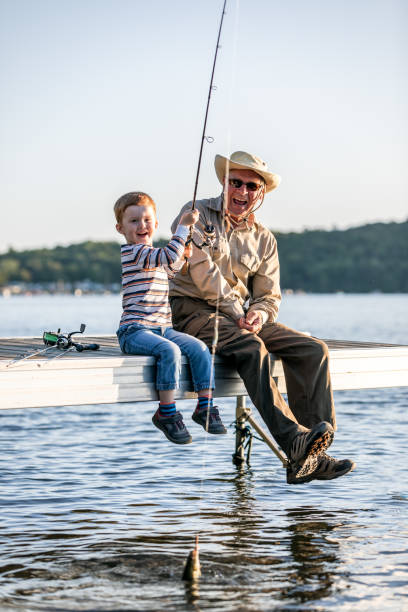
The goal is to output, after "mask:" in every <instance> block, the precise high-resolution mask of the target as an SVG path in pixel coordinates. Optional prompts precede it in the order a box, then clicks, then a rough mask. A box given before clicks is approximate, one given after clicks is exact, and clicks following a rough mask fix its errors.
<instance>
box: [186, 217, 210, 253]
mask: <svg viewBox="0 0 408 612" xmlns="http://www.w3.org/2000/svg"><path fill="white" fill-rule="evenodd" d="M195 229H196V231H197V232H198V233H199V234H200V238H201V239H202V240H201V244H198V243H197V242H196V241H195V240H194V238H193V237H192V236H191V238H189V239H188V240H187V242H186V246H188V245H189V244H190V242H192V243H193V244H194V245H195V246H196V247H197V248H198V249H203V248H204V247H213V246H214V243H215V240H216V238H217V234H216V231H215V227H214V225H212V223H206V224H205V225H204V226H203V229H202V230H199V229H198V228H197V226H196V228H195Z"/></svg>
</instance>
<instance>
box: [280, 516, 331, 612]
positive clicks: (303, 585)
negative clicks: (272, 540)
mask: <svg viewBox="0 0 408 612" xmlns="http://www.w3.org/2000/svg"><path fill="white" fill-rule="evenodd" d="M287 516H288V519H289V525H288V527H287V530H288V532H289V534H290V551H291V553H292V557H293V563H292V566H291V567H290V568H288V579H289V581H290V582H291V585H292V586H291V587H290V588H288V589H287V590H286V591H285V592H284V597H285V598H286V597H287V598H289V599H295V600H296V601H298V602H299V603H303V602H306V601H312V600H318V599H322V598H324V597H327V596H328V595H330V592H331V589H332V587H333V584H334V582H335V574H336V570H337V568H338V566H339V564H340V559H339V557H338V554H337V552H338V550H337V549H338V545H337V543H336V542H333V541H331V540H329V539H327V537H326V536H327V534H329V533H330V532H332V531H333V530H334V529H335V528H336V526H337V525H338V522H337V521H338V518H337V517H336V516H335V515H333V514H332V513H328V512H323V511H319V510H318V509H316V508H292V509H290V510H288V512H287Z"/></svg>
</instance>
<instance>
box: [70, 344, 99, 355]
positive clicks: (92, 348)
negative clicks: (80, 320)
mask: <svg viewBox="0 0 408 612" xmlns="http://www.w3.org/2000/svg"><path fill="white" fill-rule="evenodd" d="M74 346H75V348H76V350H77V351H78V352H79V353H82V351H97V350H99V344H79V342H75V344H74Z"/></svg>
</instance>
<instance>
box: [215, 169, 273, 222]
mask: <svg viewBox="0 0 408 612" xmlns="http://www.w3.org/2000/svg"><path fill="white" fill-rule="evenodd" d="M238 185H240V186H238ZM255 186H256V189H255V190H253V188H254V187H255ZM263 186H264V181H263V179H262V177H261V176H259V174H257V173H256V172H254V171H253V170H235V169H234V170H232V169H231V170H230V171H229V176H228V184H227V185H226V186H225V187H224V193H225V195H226V202H227V210H228V212H229V214H230V215H232V216H233V217H235V218H238V219H239V218H241V217H245V216H246V215H248V214H249V213H250V211H251V210H252V208H253V207H254V206H255V204H258V203H260V202H261V201H262V200H261V199H260V198H262V199H263V195H264V188H263Z"/></svg>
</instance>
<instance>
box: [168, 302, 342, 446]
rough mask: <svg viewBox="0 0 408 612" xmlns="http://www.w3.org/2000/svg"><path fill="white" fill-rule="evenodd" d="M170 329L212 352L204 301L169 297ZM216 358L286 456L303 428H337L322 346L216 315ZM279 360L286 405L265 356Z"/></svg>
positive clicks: (210, 312) (282, 330)
mask: <svg viewBox="0 0 408 612" xmlns="http://www.w3.org/2000/svg"><path fill="white" fill-rule="evenodd" d="M170 303H171V309H172V315H173V326H174V328H175V329H176V330H178V331H182V332H186V333H188V334H191V335H192V336H196V337H197V338H200V339H201V340H203V341H204V342H205V343H206V344H207V346H209V347H211V345H212V342H213V339H214V324H215V309H214V308H213V307H211V306H209V305H208V304H207V303H206V302H205V301H202V300H198V299H193V298H188V297H172V298H170ZM216 350H217V354H218V355H220V356H221V357H223V358H224V359H226V360H227V361H229V362H230V363H231V364H233V365H234V366H235V368H236V369H237V371H238V373H239V375H240V376H241V378H242V380H243V381H244V384H245V387H246V389H247V391H248V395H249V397H250V398H251V400H252V402H253V403H254V405H255V406H256V408H257V409H258V411H259V413H260V415H261V416H262V418H263V420H264V421H265V423H266V425H267V427H268V429H269V431H270V432H271V434H272V435H273V437H274V438H275V440H276V441H277V442H278V444H279V445H280V446H281V447H282V448H283V450H284V451H285V452H286V453H288V452H289V449H290V445H291V442H292V440H293V438H294V437H295V436H296V435H297V434H298V433H299V432H301V431H304V430H305V429H304V428H310V427H313V425H316V424H317V423H320V421H328V422H329V423H331V424H332V425H333V427H334V428H336V417H335V411H334V403H333V393H332V388H331V382H330V373H329V364H328V349H327V346H326V345H325V343H324V342H322V341H321V340H318V339H316V338H311V337H310V336H305V335H304V334H301V333H300V332H298V331H295V330H293V329H290V328H289V327H286V326H285V325H282V324H280V323H266V324H265V325H264V326H263V328H262V330H261V331H260V332H259V334H252V333H250V332H248V331H247V330H242V329H239V328H238V326H237V324H236V322H235V321H234V320H233V319H232V318H231V317H228V316H227V315H224V314H222V313H221V314H220V315H219V329H218V343H217V349H216ZM270 352H271V353H274V354H275V355H276V356H277V357H279V358H280V359H281V360H282V364H283V369H284V373H285V380H286V388H287V393H288V402H289V406H290V407H289V406H288V404H287V403H286V402H285V400H284V399H283V397H282V395H281V394H280V392H279V391H278V389H277V387H276V383H275V381H274V380H273V378H272V376H271V367H270V361H269V353H270Z"/></svg>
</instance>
